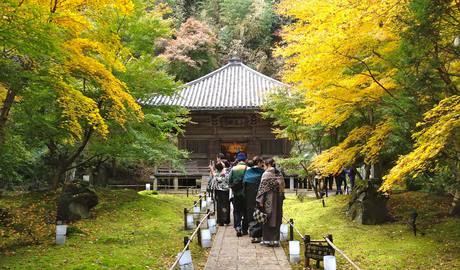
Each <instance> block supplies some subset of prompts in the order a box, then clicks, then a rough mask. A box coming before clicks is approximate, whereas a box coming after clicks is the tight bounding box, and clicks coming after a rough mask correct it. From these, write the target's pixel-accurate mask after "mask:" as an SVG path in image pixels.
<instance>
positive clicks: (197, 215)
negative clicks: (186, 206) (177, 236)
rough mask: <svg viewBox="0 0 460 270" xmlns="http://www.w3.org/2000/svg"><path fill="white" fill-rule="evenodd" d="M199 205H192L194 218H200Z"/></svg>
mask: <svg viewBox="0 0 460 270" xmlns="http://www.w3.org/2000/svg"><path fill="white" fill-rule="evenodd" d="M200 211H201V209H200V207H199V206H194V207H193V217H194V218H200Z"/></svg>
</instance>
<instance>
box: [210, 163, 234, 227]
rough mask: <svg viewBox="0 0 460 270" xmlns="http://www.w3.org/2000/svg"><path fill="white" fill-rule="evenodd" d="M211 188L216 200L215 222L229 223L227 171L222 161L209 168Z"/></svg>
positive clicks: (221, 224) (220, 223)
mask: <svg viewBox="0 0 460 270" xmlns="http://www.w3.org/2000/svg"><path fill="white" fill-rule="evenodd" d="M211 189H212V190H213V191H214V194H215V197H216V202H217V205H216V206H217V207H216V208H217V210H216V211H217V223H218V224H219V225H220V226H223V225H224V224H227V225H228V224H230V192H229V186H228V173H227V168H224V163H223V162H218V163H216V164H215V165H214V168H211Z"/></svg>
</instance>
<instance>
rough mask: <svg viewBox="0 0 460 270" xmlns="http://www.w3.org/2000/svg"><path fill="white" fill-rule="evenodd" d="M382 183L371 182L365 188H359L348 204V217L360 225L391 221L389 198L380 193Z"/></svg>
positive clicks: (374, 180) (377, 181)
mask: <svg viewBox="0 0 460 270" xmlns="http://www.w3.org/2000/svg"><path fill="white" fill-rule="evenodd" d="M379 186H380V181H379V180H376V179H373V180H369V181H368V183H367V184H366V185H364V186H360V187H357V188H356V189H355V190H354V191H353V193H352V196H351V200H350V202H349V204H348V210H347V216H348V217H350V218H351V219H352V220H353V221H355V222H357V223H360V224H368V225H374V224H381V223H384V222H385V221H387V220H389V215H388V209H387V201H388V197H387V196H385V195H384V194H383V193H381V192H379V191H378V188H379Z"/></svg>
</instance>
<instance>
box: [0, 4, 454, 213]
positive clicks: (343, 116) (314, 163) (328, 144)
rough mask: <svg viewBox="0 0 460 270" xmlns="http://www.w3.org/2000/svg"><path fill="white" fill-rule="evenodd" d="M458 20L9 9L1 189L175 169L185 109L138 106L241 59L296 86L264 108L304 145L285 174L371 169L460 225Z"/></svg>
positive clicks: (136, 7)
mask: <svg viewBox="0 0 460 270" xmlns="http://www.w3.org/2000/svg"><path fill="white" fill-rule="evenodd" d="M459 14H460V5H459V3H458V2H457V1H429V0H405V1H396V0H385V1H378V2H376V1H370V0H369V1H353V0H352V1H349V0H348V1H345V0H337V1H318V0H308V1H300V0H284V1H280V2H279V1H265V0H251V1H250V0H232V1H230V0H220V1H217V0H216V1H213V0H203V1H185V0H181V1H172V0H170V1H155V2H153V1H146V0H134V1H128V0H117V1H108V0H107V1H104V0H102V1H95V2H93V1H79V0H72V1H59V0H54V1H51V2H50V1H41V0H35V1H13V0H6V1H3V2H2V3H1V4H0V15H1V16H0V29H1V30H0V43H1V46H2V50H1V53H0V61H1V65H0V101H1V106H0V108H1V110H0V180H1V182H0V185H1V186H0V187H1V188H13V187H18V186H20V187H21V188H26V189H38V188H40V187H47V188H53V189H55V188H57V187H58V186H59V185H60V184H61V183H62V182H63V181H64V180H65V179H66V178H69V176H71V175H72V173H71V172H73V169H78V170H77V173H80V174H82V173H91V174H93V175H94V176H95V179H96V182H99V183H100V184H104V183H105V182H106V181H107V180H108V179H114V178H120V179H123V178H124V179H126V178H127V176H128V177H132V176H133V175H135V174H138V176H139V177H145V176H146V175H148V174H149V170H150V169H149V168H152V166H154V165H157V164H161V163H163V162H171V163H174V164H179V163H180V161H181V160H183V158H185V157H186V153H185V152H183V151H180V150H178V149H177V148H176V146H175V138H176V136H177V135H178V134H180V133H181V132H182V128H183V125H184V123H185V122H186V121H187V113H186V111H184V110H183V109H180V108H146V107H141V106H140V105H139V104H138V103H137V102H136V101H137V100H139V99H142V98H145V97H148V96H150V95H152V94H172V93H173V92H174V91H176V90H177V89H178V87H180V85H181V83H183V82H187V81H190V80H193V79H195V78H197V77H199V76H201V75H204V74H206V73H208V72H210V71H211V70H214V69H215V68H217V67H219V66H221V65H222V64H224V63H226V62H227V61H228V59H229V58H231V57H232V56H234V55H237V56H239V57H240V58H242V59H243V61H245V62H246V63H248V64H249V65H250V66H252V67H254V68H256V69H257V70H259V71H261V72H263V73H265V74H267V75H269V76H273V77H275V78H280V79H282V80H283V81H285V82H287V83H289V84H291V85H292V86H293V87H292V89H291V90H290V92H289V93H285V92H281V94H280V95H278V96H276V95H275V96H272V97H271V98H270V99H269V102H268V103H267V105H266V109H267V110H266V116H267V117H271V118H273V119H275V123H276V125H277V127H278V128H277V129H276V130H275V132H277V134H278V136H281V137H287V138H289V139H291V140H292V141H293V142H295V143H294V148H293V155H292V158H290V159H288V160H284V161H282V163H283V166H285V167H286V168H291V169H293V170H297V172H298V173H299V174H310V173H311V172H313V171H318V170H319V171H321V172H322V173H323V174H334V173H337V171H339V170H340V169H341V168H343V167H348V166H356V167H360V166H364V169H365V170H364V171H365V173H364V174H363V175H361V177H362V178H363V179H364V180H366V179H370V178H371V176H372V177H373V178H376V179H384V181H383V182H382V183H380V184H381V191H386V192H389V191H390V190H391V189H394V188H398V187H404V188H413V189H421V188H422V189H427V190H430V191H433V192H437V193H441V194H444V195H447V196H451V197H452V198H453V203H454V204H453V207H452V209H451V214H458V213H459V212H460V208H459V203H458V201H459V199H460V139H459V138H460V135H459V127H460V97H459V91H458V77H459V76H460V75H459V72H458V69H459V67H460V65H459V63H460V62H459V54H460V48H459V45H460V37H459V35H460V33H458V29H460V28H459V23H460V22H459V20H458V18H459V17H460V16H459ZM299 165H300V166H299ZM297 168H301V169H300V170H298V169H297Z"/></svg>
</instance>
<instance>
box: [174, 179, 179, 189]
mask: <svg viewBox="0 0 460 270" xmlns="http://www.w3.org/2000/svg"><path fill="white" fill-rule="evenodd" d="M173 182H174V190H178V189H179V178H178V177H174V179H173Z"/></svg>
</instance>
